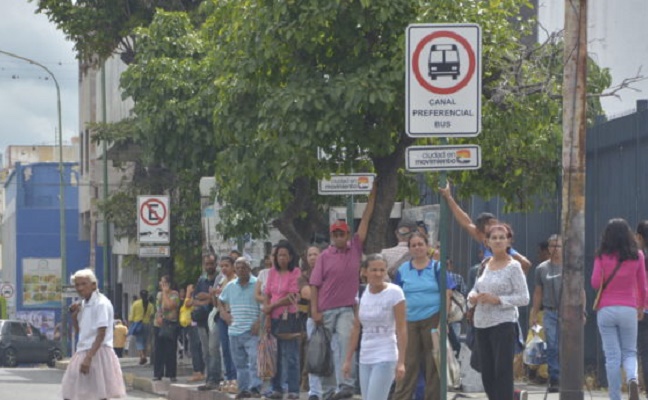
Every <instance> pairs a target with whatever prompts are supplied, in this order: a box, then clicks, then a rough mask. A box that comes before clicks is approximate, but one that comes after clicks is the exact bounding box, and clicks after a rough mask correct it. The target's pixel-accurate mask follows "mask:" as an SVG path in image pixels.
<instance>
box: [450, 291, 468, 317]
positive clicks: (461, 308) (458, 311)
mask: <svg viewBox="0 0 648 400" xmlns="http://www.w3.org/2000/svg"><path fill="white" fill-rule="evenodd" d="M466 308H467V307H466V298H465V297H464V295H463V294H461V292H460V291H458V290H453V291H452V297H451V298H450V313H449V314H448V323H453V322H459V321H461V320H463V318H464V316H465V314H466Z"/></svg>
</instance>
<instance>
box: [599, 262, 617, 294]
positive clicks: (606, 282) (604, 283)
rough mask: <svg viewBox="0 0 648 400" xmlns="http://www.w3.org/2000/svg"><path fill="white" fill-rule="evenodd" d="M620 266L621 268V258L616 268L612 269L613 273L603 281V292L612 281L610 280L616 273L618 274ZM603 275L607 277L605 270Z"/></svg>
mask: <svg viewBox="0 0 648 400" xmlns="http://www.w3.org/2000/svg"><path fill="white" fill-rule="evenodd" d="M619 268H621V260H619V261H618V262H617V265H616V267H614V270H613V271H612V274H611V275H610V276H609V277H608V278H607V279H605V280H604V281H603V284H602V285H601V294H602V293H603V291H604V290H605V288H606V287H607V285H608V284H609V283H610V281H611V280H612V278H614V275H616V273H617V271H618V270H619ZM603 276H604V277H605V272H603Z"/></svg>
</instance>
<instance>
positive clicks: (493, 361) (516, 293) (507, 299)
mask: <svg viewBox="0 0 648 400" xmlns="http://www.w3.org/2000/svg"><path fill="white" fill-rule="evenodd" d="M512 239H513V231H512V230H511V228H510V227H509V226H508V225H505V224H497V225H494V226H491V227H490V229H489V230H488V232H486V244H487V246H488V247H489V248H490V249H491V251H492V253H493V255H492V257H490V258H488V259H486V260H484V262H483V263H482V266H481V268H480V269H479V272H478V278H477V281H476V282H475V286H474V287H473V289H472V290H471V291H470V293H469V294H468V301H469V302H470V305H471V306H473V307H475V313H474V317H473V324H474V326H475V332H476V333H475V334H476V339H477V347H476V349H475V350H476V351H478V352H479V359H480V363H481V371H482V383H483V384H484V390H485V391H486V395H487V396H488V399H489V400H512V399H513V356H514V351H515V342H516V340H517V334H516V330H515V327H516V324H517V320H518V310H517V307H520V306H525V305H527V304H528V303H529V290H528V288H527V285H526V278H525V276H524V272H523V271H522V267H521V266H520V263H519V262H518V261H516V260H514V259H513V257H511V255H510V254H509V249H510V247H511V240H512Z"/></svg>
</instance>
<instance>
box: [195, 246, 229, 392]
mask: <svg viewBox="0 0 648 400" xmlns="http://www.w3.org/2000/svg"><path fill="white" fill-rule="evenodd" d="M216 262H217V261H216V257H214V256H213V255H212V254H209V253H205V254H204V255H203V272H204V274H203V275H201V276H200V277H199V278H198V282H196V286H195V290H194V295H193V300H192V302H191V305H192V306H193V311H192V313H191V318H192V319H193V321H194V322H195V323H196V329H197V331H198V337H199V338H200V349H201V353H202V355H203V362H204V364H205V366H206V367H207V378H206V380H205V384H204V385H201V386H199V387H198V390H202V391H205V390H213V389H218V385H219V383H220V381H221V380H222V376H223V373H222V366H221V353H220V339H219V336H218V328H217V327H216V329H215V330H214V331H210V329H209V321H208V319H209V314H210V313H211V311H212V308H213V306H214V305H213V294H212V291H213V287H214V283H215V282H216Z"/></svg>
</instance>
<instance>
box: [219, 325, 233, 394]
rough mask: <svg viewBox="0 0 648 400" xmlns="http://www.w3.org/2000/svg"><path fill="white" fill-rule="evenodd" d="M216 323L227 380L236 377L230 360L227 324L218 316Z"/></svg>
mask: <svg viewBox="0 0 648 400" xmlns="http://www.w3.org/2000/svg"><path fill="white" fill-rule="evenodd" d="M216 324H217V325H218V334H219V336H220V344H221V349H222V350H223V363H224V364H225V378H226V379H227V380H228V381H231V380H234V379H236V367H235V366H234V360H232V352H231V351H230V342H229V332H228V331H229V326H228V325H227V323H226V322H225V321H223V320H222V319H221V318H220V317H219V318H218V319H216Z"/></svg>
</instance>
